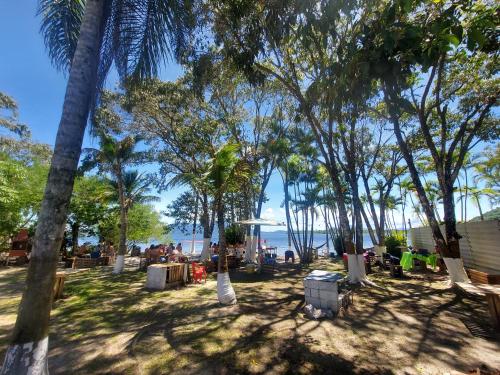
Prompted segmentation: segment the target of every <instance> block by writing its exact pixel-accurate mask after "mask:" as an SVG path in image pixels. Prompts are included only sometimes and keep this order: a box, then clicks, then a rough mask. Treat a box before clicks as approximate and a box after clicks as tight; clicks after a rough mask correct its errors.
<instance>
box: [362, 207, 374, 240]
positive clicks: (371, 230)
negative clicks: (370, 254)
mask: <svg viewBox="0 0 500 375" xmlns="http://www.w3.org/2000/svg"><path fill="white" fill-rule="evenodd" d="M361 214H362V215H363V219H364V220H365V225H366V228H368V234H369V235H370V239H371V240H372V244H373V245H377V244H378V243H377V239H376V238H375V233H374V232H373V228H372V225H371V224H370V219H368V215H367V214H366V211H365V208H364V207H363V205H361Z"/></svg>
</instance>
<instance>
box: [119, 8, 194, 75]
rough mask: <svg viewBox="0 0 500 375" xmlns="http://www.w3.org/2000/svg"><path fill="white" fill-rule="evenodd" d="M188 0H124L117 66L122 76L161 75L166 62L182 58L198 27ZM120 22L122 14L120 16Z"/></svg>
mask: <svg viewBox="0 0 500 375" xmlns="http://www.w3.org/2000/svg"><path fill="white" fill-rule="evenodd" d="M191 9H192V4H191V2H190V1H189V0H188V1H186V0H171V1H164V0H122V1H121V8H120V12H121V14H120V16H119V20H118V23H117V24H115V25H114V27H117V28H119V35H120V40H119V43H120V45H119V48H118V50H117V51H118V54H117V56H116V58H117V64H116V65H117V67H118V69H119V74H120V75H121V76H122V77H126V76H129V75H132V76H134V77H136V78H146V77H151V76H156V75H158V68H159V65H160V63H161V62H162V61H164V60H166V59H168V58H169V57H171V56H173V57H175V58H179V57H180V55H181V54H182V51H184V50H185V49H186V48H187V45H188V40H189V34H190V29H191V28H192V27H193V26H194V18H193V16H192V13H191ZM116 17H117V19H118V15H117V16H116Z"/></svg>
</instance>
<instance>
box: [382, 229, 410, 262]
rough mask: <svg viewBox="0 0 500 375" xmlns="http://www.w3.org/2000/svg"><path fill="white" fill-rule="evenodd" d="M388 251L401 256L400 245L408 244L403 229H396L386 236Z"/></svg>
mask: <svg viewBox="0 0 500 375" xmlns="http://www.w3.org/2000/svg"><path fill="white" fill-rule="evenodd" d="M385 246H386V247H387V252H388V253H389V254H391V255H393V256H395V257H398V258H401V249H398V246H406V239H405V236H404V234H403V232H401V231H394V232H392V233H391V234H389V235H388V236H386V237H385Z"/></svg>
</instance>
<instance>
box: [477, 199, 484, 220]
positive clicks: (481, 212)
mask: <svg viewBox="0 0 500 375" xmlns="http://www.w3.org/2000/svg"><path fill="white" fill-rule="evenodd" d="M476 202H477V208H478V210H479V217H480V218H481V221H483V220H484V216H483V209H482V207H481V202H480V201H479V195H477V194H476Z"/></svg>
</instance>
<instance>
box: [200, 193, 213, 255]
mask: <svg viewBox="0 0 500 375" xmlns="http://www.w3.org/2000/svg"><path fill="white" fill-rule="evenodd" d="M201 208H202V214H201V217H202V221H203V249H202V250H201V255H200V260H201V261H204V260H207V259H209V258H210V242H211V240H212V230H211V229H212V228H211V225H210V212H209V207H208V196H207V195H206V194H203V196H202V200H201Z"/></svg>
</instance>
